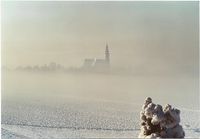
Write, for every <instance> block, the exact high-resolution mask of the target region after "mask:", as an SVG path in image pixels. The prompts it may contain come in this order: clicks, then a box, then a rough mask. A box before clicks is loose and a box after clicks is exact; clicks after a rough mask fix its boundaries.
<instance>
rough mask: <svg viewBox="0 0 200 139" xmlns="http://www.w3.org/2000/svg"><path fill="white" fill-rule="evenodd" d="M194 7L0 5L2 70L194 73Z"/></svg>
mask: <svg viewBox="0 0 200 139" xmlns="http://www.w3.org/2000/svg"><path fill="white" fill-rule="evenodd" d="M198 16H199V15H198V2H67V1H62V2H40V1H35V2H2V65H7V66H10V67H15V66H18V65H35V64H39V65H42V64H45V63H49V62H51V61H55V62H57V63H60V64H62V65H64V66H66V67H70V66H76V67H78V66H81V65H82V64H83V60H84V59H85V58H95V57H96V58H103V57H104V49H105V45H106V43H108V45H109V48H110V51H111V64H112V66H123V67H131V68H133V69H135V70H136V69H137V70H146V71H150V72H151V71H154V72H189V73H190V72H192V73H194V71H198V52H199V51H198V39H199V36H198V33H199V32H198V31H199V29H198V25H199V23H198V21H199V19H198Z"/></svg>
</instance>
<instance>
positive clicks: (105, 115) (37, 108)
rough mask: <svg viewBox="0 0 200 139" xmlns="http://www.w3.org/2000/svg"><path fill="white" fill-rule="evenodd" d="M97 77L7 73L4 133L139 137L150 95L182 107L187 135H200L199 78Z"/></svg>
mask: <svg viewBox="0 0 200 139" xmlns="http://www.w3.org/2000/svg"><path fill="white" fill-rule="evenodd" d="M52 76H54V77H52ZM86 77H87V78H86ZM97 77H98V78H96V75H95V77H93V76H92V77H90V78H89V79H88V75H84V76H78V77H77V75H76V77H74V76H68V75H51V76H47V75H38V74H36V75H34V76H32V77H31V75H28V76H27V77H23V76H22V75H20V76H19V75H16V77H15V78H14V77H13V76H12V77H10V75H8V76H6V77H3V85H2V123H1V128H2V139H29V138H31V139H36V138H40V139H44V138H59V139H60V138H136V137H137V135H138V133H139V112H140V110H141V106H142V103H143V101H144V99H145V97H147V96H151V97H152V98H153V100H154V102H155V103H161V104H162V105H163V104H165V103H166V102H169V103H170V104H172V105H173V106H176V107H177V108H178V109H180V110H181V125H182V126H183V127H184V130H185V132H186V137H187V138H198V137H200V111H199V110H198V106H197V104H198V102H197V100H198V92H195V91H194V90H195V89H194V85H193V84H194V82H195V81H194V80H193V79H188V78H184V79H183V78H180V79H177V77H175V79H176V80H174V79H169V81H168V80H166V79H165V78H162V79H160V78H159V79H145V80H143V79H142V80H140V79H139V78H138V79H136V78H135V77H116V76H115V77H112V76H111V75H106V76H101V75H97ZM189 83H191V84H189ZM195 84H196V83H195ZM166 88H168V89H167V90H166ZM84 96H85V97H84ZM196 98H197V99H196ZM187 100H188V101H187Z"/></svg>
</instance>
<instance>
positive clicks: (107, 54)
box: [105, 44, 110, 63]
mask: <svg viewBox="0 0 200 139" xmlns="http://www.w3.org/2000/svg"><path fill="white" fill-rule="evenodd" d="M105 60H106V61H107V62H108V63H110V52H109V49H108V44H106V50H105Z"/></svg>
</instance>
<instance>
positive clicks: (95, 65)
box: [82, 44, 110, 71]
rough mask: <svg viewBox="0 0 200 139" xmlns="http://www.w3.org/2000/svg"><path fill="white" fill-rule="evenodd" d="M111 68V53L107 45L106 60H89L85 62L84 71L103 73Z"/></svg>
mask: <svg viewBox="0 0 200 139" xmlns="http://www.w3.org/2000/svg"><path fill="white" fill-rule="evenodd" d="M109 67H110V52H109V49H108V45H107V44H106V49H105V58H104V59H96V58H92V59H88V58H87V59H85V60H84V64H83V66H82V69H84V70H97V71H102V70H107V69H109Z"/></svg>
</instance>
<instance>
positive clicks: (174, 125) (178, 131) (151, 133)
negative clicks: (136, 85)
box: [138, 97, 185, 138]
mask: <svg viewBox="0 0 200 139" xmlns="http://www.w3.org/2000/svg"><path fill="white" fill-rule="evenodd" d="M140 119H141V129H140V130H141V131H140V134H139V136H138V137H139V138H184V136H185V132H184V131H183V128H182V126H181V125H179V123H180V110H178V109H176V108H172V106H171V105H169V104H167V105H166V106H165V107H164V108H162V106H161V105H159V104H154V103H153V102H152V99H151V98H150V97H148V98H146V100H145V102H144V104H143V106H142V111H141V112H140Z"/></svg>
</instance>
